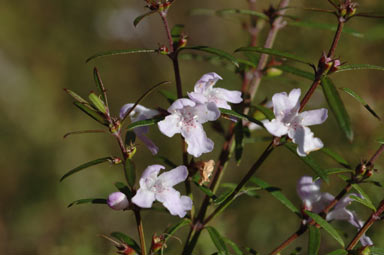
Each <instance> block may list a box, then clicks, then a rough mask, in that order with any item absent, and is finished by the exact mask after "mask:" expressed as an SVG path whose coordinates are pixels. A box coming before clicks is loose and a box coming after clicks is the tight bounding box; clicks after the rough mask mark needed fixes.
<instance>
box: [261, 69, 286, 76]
mask: <svg viewBox="0 0 384 255" xmlns="http://www.w3.org/2000/svg"><path fill="white" fill-rule="evenodd" d="M265 73H266V74H267V76H268V77H277V76H280V75H282V74H283V71H282V70H280V69H278V68H276V67H270V68H268V69H267V71H265Z"/></svg>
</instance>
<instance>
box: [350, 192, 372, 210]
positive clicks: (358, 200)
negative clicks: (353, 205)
mask: <svg viewBox="0 0 384 255" xmlns="http://www.w3.org/2000/svg"><path fill="white" fill-rule="evenodd" d="M349 197H350V198H352V199H353V200H355V201H356V202H358V203H360V204H362V205H364V206H366V207H368V208H370V209H372V210H373V211H376V208H375V206H374V205H373V204H372V203H369V202H368V200H366V199H364V198H360V197H358V196H355V195H349Z"/></svg>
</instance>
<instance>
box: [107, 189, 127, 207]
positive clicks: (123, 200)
mask: <svg viewBox="0 0 384 255" xmlns="http://www.w3.org/2000/svg"><path fill="white" fill-rule="evenodd" d="M107 204H108V206H109V207H110V208H112V209H114V210H124V209H127V208H128V205H129V202H128V198H127V196H126V195H125V194H124V193H122V192H113V193H112V194H110V195H109V196H108V199H107Z"/></svg>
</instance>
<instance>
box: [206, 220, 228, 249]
mask: <svg viewBox="0 0 384 255" xmlns="http://www.w3.org/2000/svg"><path fill="white" fill-rule="evenodd" d="M205 229H206V230H207V231H208V233H209V236H210V237H211V240H212V242H213V244H214V245H215V246H216V248H217V250H218V251H219V252H220V254H230V253H229V250H228V248H227V246H226V245H225V241H224V240H223V238H222V237H221V235H220V234H219V232H218V231H217V230H216V229H215V228H213V227H205Z"/></svg>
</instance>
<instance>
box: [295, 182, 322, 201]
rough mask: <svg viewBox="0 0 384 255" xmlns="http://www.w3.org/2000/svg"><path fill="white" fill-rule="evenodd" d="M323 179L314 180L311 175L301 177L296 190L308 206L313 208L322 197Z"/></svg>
mask: <svg viewBox="0 0 384 255" xmlns="http://www.w3.org/2000/svg"><path fill="white" fill-rule="evenodd" d="M320 184H321V180H320V179H318V180H317V181H313V179H312V177H311V176H303V177H301V178H300V180H299V182H298V183H297V186H296V191H297V194H298V195H299V197H300V198H301V200H302V201H303V202H304V204H305V206H306V207H307V208H312V207H313V205H312V204H314V203H315V202H317V201H319V200H320V198H321V193H320Z"/></svg>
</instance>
